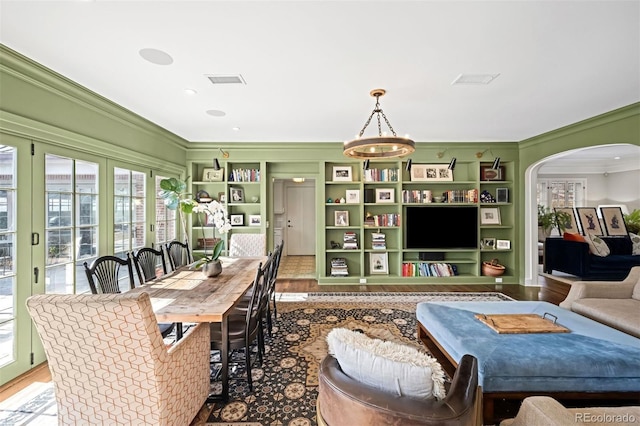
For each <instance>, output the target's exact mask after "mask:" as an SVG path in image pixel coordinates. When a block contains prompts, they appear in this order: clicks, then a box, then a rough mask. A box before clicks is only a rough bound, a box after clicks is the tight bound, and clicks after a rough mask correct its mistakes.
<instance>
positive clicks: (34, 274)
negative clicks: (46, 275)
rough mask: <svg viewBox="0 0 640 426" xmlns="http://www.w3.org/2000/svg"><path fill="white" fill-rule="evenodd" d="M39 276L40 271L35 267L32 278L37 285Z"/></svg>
mask: <svg viewBox="0 0 640 426" xmlns="http://www.w3.org/2000/svg"><path fill="white" fill-rule="evenodd" d="M39 275H40V269H39V268H38V267H37V266H36V267H35V268H33V277H34V281H35V284H38V276H39Z"/></svg>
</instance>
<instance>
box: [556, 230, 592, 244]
mask: <svg viewBox="0 0 640 426" xmlns="http://www.w3.org/2000/svg"><path fill="white" fill-rule="evenodd" d="M562 239H563V240H567V241H579V242H581V243H586V242H587V240H585V239H584V237H583V236H582V235H580V234H574V233H571V232H565V233H564V234H562Z"/></svg>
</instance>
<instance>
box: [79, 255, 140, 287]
mask: <svg viewBox="0 0 640 426" xmlns="http://www.w3.org/2000/svg"><path fill="white" fill-rule="evenodd" d="M131 263H132V262H131V259H130V258H129V256H126V259H121V258H119V257H116V256H101V257H98V258H97V259H95V260H94V261H93V262H91V266H89V264H88V263H87V262H84V270H85V273H86V274H87V280H88V281H89V287H90V288H91V293H93V294H102V293H104V294H109V293H123V289H122V288H120V282H121V280H122V279H123V278H124V277H121V276H120V275H121V274H120V268H121V267H123V266H126V267H127V275H128V278H129V288H128V289H124V291H127V290H131V289H132V288H133V287H134V282H133V268H132V266H131Z"/></svg>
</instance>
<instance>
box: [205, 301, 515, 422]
mask: <svg viewBox="0 0 640 426" xmlns="http://www.w3.org/2000/svg"><path fill="white" fill-rule="evenodd" d="M471 300H473V301H481V300H484V301H507V300H513V299H511V298H509V297H508V296H505V295H503V294H501V293H365V294H363V293H333V294H332V293H310V294H308V295H307V299H306V301H304V302H284V303H282V302H280V303H278V321H277V323H276V324H277V326H278V327H277V328H276V329H274V333H273V337H272V338H267V345H268V346H267V354H266V357H265V359H264V360H263V363H262V365H261V366H258V365H257V363H256V364H254V368H252V377H253V380H254V384H253V386H254V391H253V392H249V389H248V387H247V383H246V373H245V371H244V369H243V368H242V367H241V365H242V364H241V363H239V364H238V368H237V370H236V371H235V372H234V373H233V374H232V376H231V380H230V397H229V402H228V403H226V404H215V405H214V406H213V407H212V411H211V414H210V415H209V418H208V420H207V425H208V426H232V425H233V426H235V425H243V426H247V425H250V426H257V425H269V426H284V425H287V426H310V425H316V424H317V420H316V407H315V404H316V397H317V393H318V366H319V364H320V362H321V361H322V359H323V358H324V357H325V356H326V354H327V344H326V336H327V334H328V333H329V331H331V330H332V329H333V328H335V327H345V328H349V329H356V328H359V329H362V330H363V331H364V332H365V333H366V334H367V335H369V336H371V337H376V338H379V339H384V340H392V341H395V342H399V343H404V344H408V345H413V346H415V347H417V348H419V349H420V350H424V347H423V346H422V345H421V343H420V342H419V341H418V340H417V336H416V326H417V324H416V319H415V307H416V303H417V302H421V301H471ZM254 359H255V356H254ZM214 391H215V392H219V391H220V390H219V386H218V387H215V388H214Z"/></svg>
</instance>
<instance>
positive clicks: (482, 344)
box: [416, 302, 640, 422]
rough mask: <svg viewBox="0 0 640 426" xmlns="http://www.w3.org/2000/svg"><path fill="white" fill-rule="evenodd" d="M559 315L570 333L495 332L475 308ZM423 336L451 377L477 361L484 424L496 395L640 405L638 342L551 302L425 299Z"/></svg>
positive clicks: (420, 321)
mask: <svg viewBox="0 0 640 426" xmlns="http://www.w3.org/2000/svg"><path fill="white" fill-rule="evenodd" d="M546 312H548V313H550V314H552V315H554V316H556V317H557V318H558V319H557V322H558V324H560V325H563V326H565V327H567V328H568V329H569V330H571V332H570V333H537V334H498V333H497V332H495V331H494V330H492V329H491V328H489V327H488V326H487V325H485V324H483V323H482V322H481V321H479V320H478V319H476V318H475V317H474V315H475V314H476V313H482V314H509V313H523V314H525V313H534V314H538V315H541V316H542V315H544V313H546ZM416 315H417V319H418V335H419V338H420V339H421V340H422V341H423V342H424V343H425V345H426V346H427V347H428V348H429V349H430V350H431V351H432V352H434V355H435V356H436V357H438V358H439V360H440V362H441V363H442V364H443V367H444V368H445V369H446V370H447V372H448V373H449V374H452V371H453V370H454V369H455V366H457V362H458V361H459V360H460V359H461V358H462V356H463V355H464V354H466V353H468V354H471V355H473V356H475V357H476V358H477V359H478V375H479V379H480V380H479V382H480V384H481V385H482V391H483V404H484V415H485V421H486V422H492V421H495V420H496V419H495V418H493V417H494V412H493V411H494V401H495V400H496V399H502V398H505V399H523V398H524V397H526V396H530V395H550V396H554V397H557V398H559V399H562V398H568V399H599V398H607V399H609V398H614V399H615V398H618V399H624V400H625V401H627V400H637V402H640V339H638V338H636V337H634V336H631V335H629V334H625V333H623V332H621V331H618V330H615V329H613V328H611V327H608V326H606V325H603V324H600V323H598V322H596V321H593V320H591V319H589V318H586V317H583V316H581V315H579V314H576V313H575V312H571V311H568V310H566V309H562V308H560V307H558V306H556V305H553V304H550V303H547V302H424V303H419V304H418V306H417V309H416Z"/></svg>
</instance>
